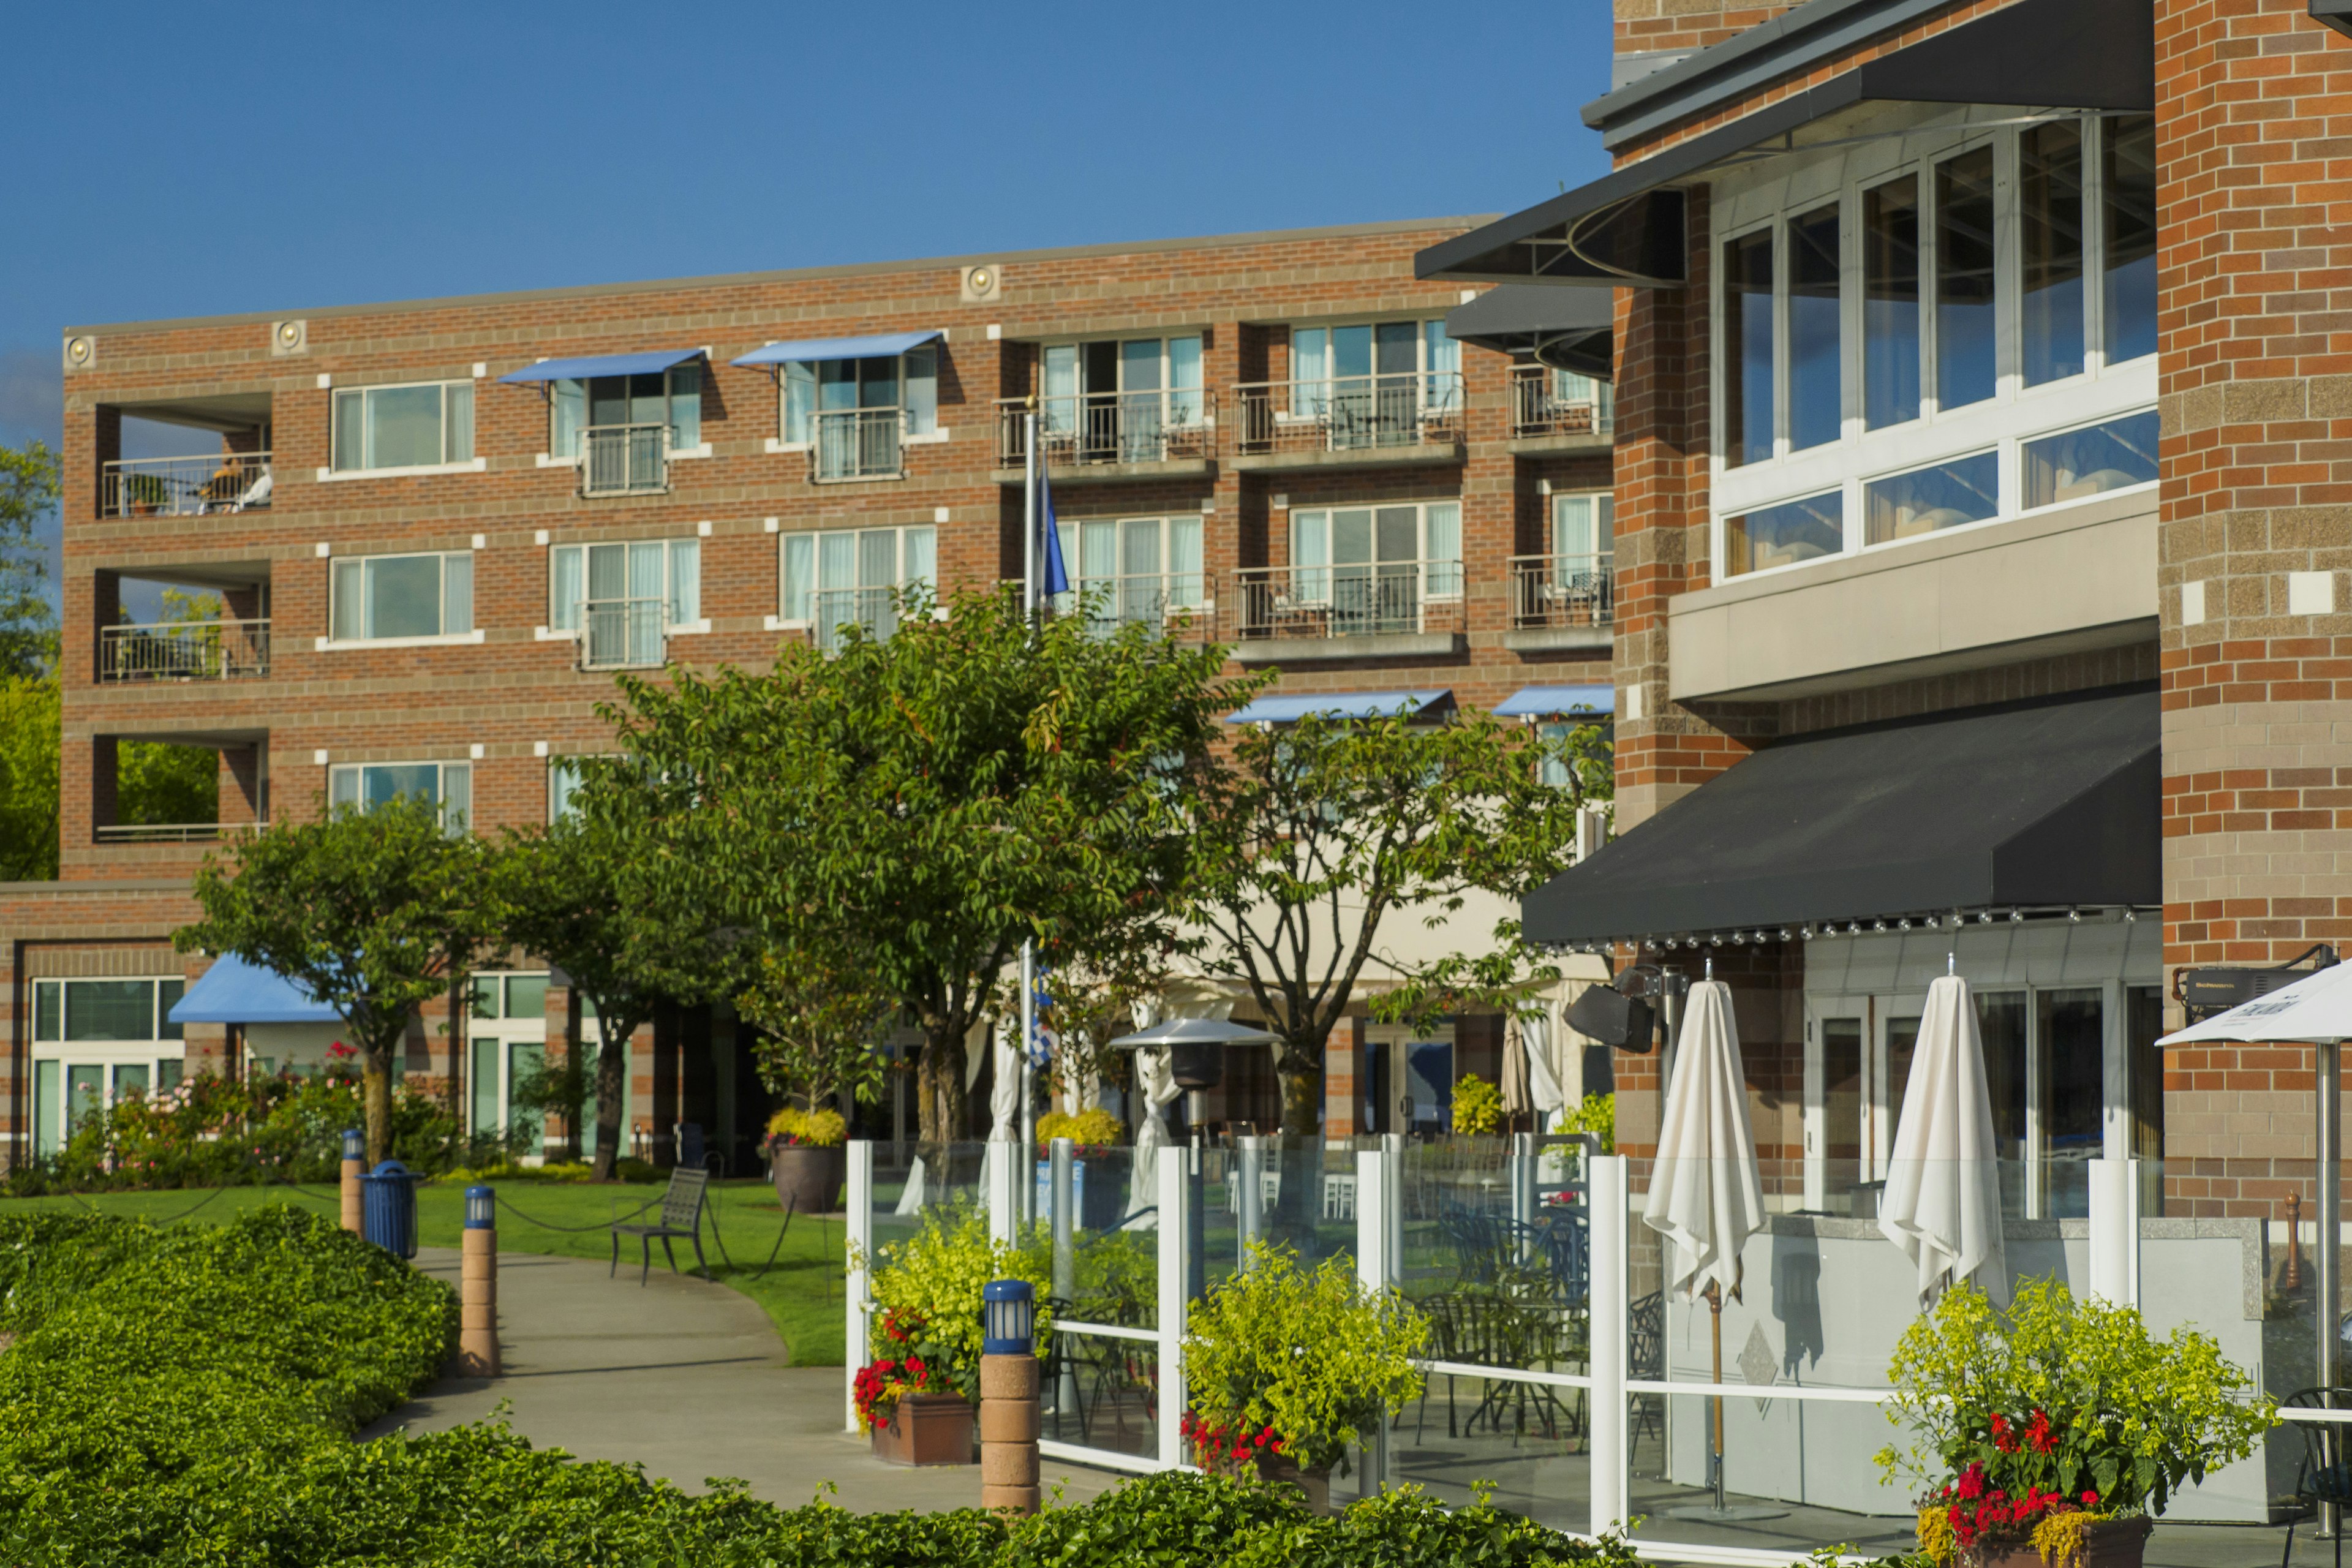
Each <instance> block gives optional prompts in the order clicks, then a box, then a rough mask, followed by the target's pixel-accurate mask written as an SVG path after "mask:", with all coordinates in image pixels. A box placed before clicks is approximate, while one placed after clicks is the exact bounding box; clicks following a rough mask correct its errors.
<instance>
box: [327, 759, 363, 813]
mask: <svg viewBox="0 0 2352 1568" xmlns="http://www.w3.org/2000/svg"><path fill="white" fill-rule="evenodd" d="M327 788H328V795H327V804H328V805H331V806H340V805H352V806H355V805H359V804H360V770H359V769H357V768H335V769H332V770H331V771H330V772H329V773H328V774H327Z"/></svg>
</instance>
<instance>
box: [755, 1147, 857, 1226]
mask: <svg viewBox="0 0 2352 1568" xmlns="http://www.w3.org/2000/svg"><path fill="white" fill-rule="evenodd" d="M848 1173H849V1151H848V1150H846V1149H844V1148H841V1147H839V1146H837V1145H836V1146H835V1147H834V1148H830V1149H823V1148H817V1147H815V1146H814V1145H811V1144H786V1145H785V1146H784V1147H783V1148H781V1149H778V1150H776V1151H775V1152H773V1153H772V1154H770V1155H769V1156H768V1175H769V1177H770V1179H772V1181H773V1182H774V1183H775V1184H776V1204H777V1206H779V1207H787V1206H789V1207H790V1209H791V1211H792V1212H793V1213H794V1214H832V1213H833V1212H834V1211H835V1210H836V1209H838V1208H839V1207H840V1206H841V1204H840V1199H841V1184H842V1182H843V1181H844V1180H845V1178H846V1177H847V1176H848Z"/></svg>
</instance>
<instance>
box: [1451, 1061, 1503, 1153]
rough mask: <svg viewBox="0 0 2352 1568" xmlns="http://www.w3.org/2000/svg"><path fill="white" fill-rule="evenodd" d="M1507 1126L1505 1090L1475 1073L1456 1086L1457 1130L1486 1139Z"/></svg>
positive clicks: (1455, 1126)
mask: <svg viewBox="0 0 2352 1568" xmlns="http://www.w3.org/2000/svg"><path fill="white" fill-rule="evenodd" d="M1502 1124H1503V1091H1502V1090H1501V1089H1496V1087H1495V1086H1494V1085H1493V1084H1491V1083H1488V1082H1487V1081H1486V1079H1483V1078H1480V1077H1479V1076H1478V1075H1477V1074H1476V1073H1475V1072H1465V1073H1464V1074H1463V1075H1462V1076H1461V1078H1460V1079H1457V1080H1455V1082H1454V1131H1456V1132H1459V1133H1462V1134H1464V1135H1465V1136H1466V1137H1471V1138H1483V1137H1485V1136H1486V1134H1487V1133H1489V1132H1492V1131H1495V1129H1496V1128H1497V1127H1500V1126H1501V1125H1502Z"/></svg>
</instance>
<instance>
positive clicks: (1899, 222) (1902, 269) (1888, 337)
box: [1862, 174, 1919, 430]
mask: <svg viewBox="0 0 2352 1568" xmlns="http://www.w3.org/2000/svg"><path fill="white" fill-rule="evenodd" d="M1862 396H1863V423H1864V426H1865V427H1866V428H1868V429H1872V430H1878V429H1883V428H1885V426H1889V425H1900V424H1902V423H1903V422H1904V421H1905V420H1906V419H1916V418H1917V417H1919V177H1918V176H1917V175H1916V174H1906V175H1904V176H1903V177H1902V178H1901V179H1899V180H1889V181H1887V182H1886V183H1885V184H1883V185H1874V186H1872V187H1871V188H1870V189H1869V190H1867V191H1864V193H1863V194H1862Z"/></svg>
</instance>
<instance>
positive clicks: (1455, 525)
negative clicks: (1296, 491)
mask: <svg viewBox="0 0 2352 1568" xmlns="http://www.w3.org/2000/svg"><path fill="white" fill-rule="evenodd" d="M1290 565H1291V573H1290V578H1291V589H1290V594H1291V597H1292V599H1293V600H1294V601H1296V602H1297V603H1299V604H1305V605H1329V606H1330V608H1331V613H1332V616H1333V618H1334V620H1335V622H1338V621H1342V620H1345V621H1349V622H1351V623H1360V626H1340V627H1338V628H1336V629H1337V630H1338V631H1339V632H1341V633H1344V632H1346V631H1348V630H1350V629H1357V630H1361V631H1363V632H1365V633H1373V632H1381V631H1392V630H1412V629H1417V624H1418V621H1419V615H1420V605H1421V604H1422V603H1423V601H1424V600H1431V599H1443V600H1452V599H1458V598H1460V597H1461V596H1462V503H1461V502H1459V501H1427V502H1423V503H1420V504H1417V505H1410V506H1376V507H1375V506H1359V507H1335V508H1329V509H1324V508H1317V509H1315V510H1311V511H1294V512H1292V513H1291V514H1290Z"/></svg>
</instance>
